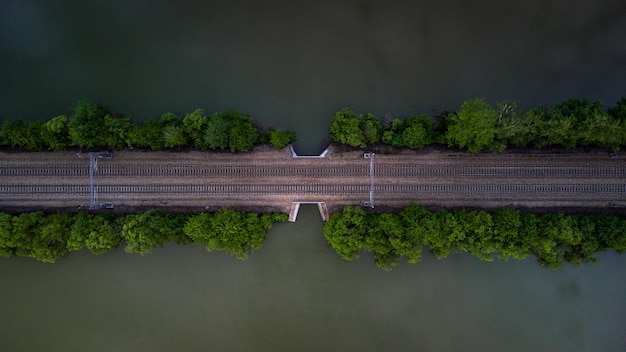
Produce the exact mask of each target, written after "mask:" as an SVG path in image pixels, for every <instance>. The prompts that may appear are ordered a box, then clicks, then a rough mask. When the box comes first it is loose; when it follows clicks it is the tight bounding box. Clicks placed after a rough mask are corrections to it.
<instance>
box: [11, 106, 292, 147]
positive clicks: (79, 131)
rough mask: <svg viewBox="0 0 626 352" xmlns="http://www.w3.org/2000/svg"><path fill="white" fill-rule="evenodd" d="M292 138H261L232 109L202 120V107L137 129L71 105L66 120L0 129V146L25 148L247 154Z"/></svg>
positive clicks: (103, 112)
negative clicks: (188, 149) (184, 149)
mask: <svg viewBox="0 0 626 352" xmlns="http://www.w3.org/2000/svg"><path fill="white" fill-rule="evenodd" d="M295 139H296V138H295V134H294V133H293V132H290V131H278V130H275V129H269V130H268V131H267V132H266V133H265V134H260V133H259V131H258V129H257V127H256V126H255V124H254V121H252V118H251V117H250V116H248V115H244V114H241V113H238V112H236V111H233V110H228V111H225V112H222V113H214V114H212V115H210V116H205V115H204V112H203V110H202V109H196V110H195V111H193V112H191V113H189V114H186V115H185V116H183V117H180V116H177V115H176V114H173V113H166V114H164V115H162V116H161V117H159V118H152V119H147V120H145V121H144V122H143V123H141V124H138V125H135V124H133V122H132V120H131V119H130V118H128V117H124V116H122V115H117V114H113V113H111V112H110V111H109V110H108V109H107V108H105V107H103V106H101V105H98V104H94V103H92V102H90V101H87V100H81V101H79V102H77V103H76V104H74V106H73V107H72V108H71V111H70V114H69V115H67V116H66V115H60V116H56V117H53V118H51V119H50V120H48V121H43V120H38V121H35V122H24V121H21V120H7V121H5V122H4V123H3V124H2V127H1V128H0V146H10V147H14V148H23V149H26V150H44V149H47V150H54V151H61V150H66V149H67V148H69V147H80V148H96V147H97V148H107V149H123V148H149V149H152V150H161V149H176V148H182V147H196V148H199V149H201V150H208V149H212V150H230V151H231V152H246V151H249V150H250V149H251V148H252V147H253V146H254V145H255V144H258V143H268V144H271V145H272V146H273V147H275V148H277V149H280V148H283V147H285V146H286V145H288V144H289V143H292V142H294V141H295Z"/></svg>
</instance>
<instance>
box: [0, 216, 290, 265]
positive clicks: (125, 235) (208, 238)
mask: <svg viewBox="0 0 626 352" xmlns="http://www.w3.org/2000/svg"><path fill="white" fill-rule="evenodd" d="M286 220H287V216H286V215H285V214H255V213H244V212H237V211H233V210H228V209H224V210H220V211H218V212H217V213H213V214H211V213H199V214H195V215H183V214H171V213H165V212H161V211H155V210H150V211H147V212H145V213H139V214H129V215H113V214H106V215H105V214H93V213H88V212H80V213H76V214H68V213H53V214H48V215H46V214H44V213H42V212H33V213H22V214H16V215H13V214H9V213H0V256H2V257H7V258H8V257H12V256H22V257H31V258H35V259H37V260H40V261H43V262H46V263H53V262H55V261H57V260H59V259H60V258H62V257H64V256H65V255H67V254H68V253H70V252H74V251H78V250H81V249H83V248H87V249H88V250H89V251H91V252H92V253H94V254H103V253H106V252H108V251H110V250H113V249H115V248H117V247H118V246H119V244H120V243H122V242H124V243H125V251H126V252H127V253H138V254H142V255H144V254H149V253H151V252H152V249H153V248H155V247H160V246H163V245H164V244H166V243H168V242H171V241H175V242H177V243H180V244H186V243H192V242H193V243H197V244H202V245H204V246H206V247H207V250H209V251H213V250H220V251H227V252H229V253H231V254H233V255H235V256H236V257H237V258H239V259H245V258H247V257H248V255H249V254H250V253H251V252H253V251H254V250H257V249H259V248H260V247H261V245H262V244H263V241H264V240H265V235H266V233H267V231H268V230H269V229H270V228H271V226H272V225H273V223H274V222H278V221H286ZM207 224H208V225H207ZM204 225H207V226H208V227H207V228H206V229H208V230H207V231H204V229H205V228H203V227H202V226H204Z"/></svg>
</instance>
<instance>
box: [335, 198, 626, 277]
mask: <svg viewBox="0 0 626 352" xmlns="http://www.w3.org/2000/svg"><path fill="white" fill-rule="evenodd" d="M324 236H325V237H326V240H327V241H328V242H329V243H330V245H331V246H332V247H333V248H334V249H335V251H337V253H339V255H341V257H342V258H344V259H346V260H352V259H355V258H358V256H359V254H360V253H361V252H362V251H364V250H366V251H369V252H373V253H374V259H375V261H376V265H377V266H378V267H380V268H382V269H391V268H393V267H395V266H396V265H397V264H398V261H399V260H400V259H402V258H406V260H407V261H408V262H409V263H416V262H418V261H419V260H420V258H421V256H422V247H424V246H427V247H428V249H429V250H430V252H432V253H433V254H434V255H435V256H437V258H439V259H442V258H446V257H447V256H448V255H450V254H451V253H459V252H466V253H469V254H471V255H474V256H476V257H478V258H480V259H481V260H485V261H492V260H493V259H494V258H495V257H498V258H502V259H509V258H515V259H524V258H527V257H529V256H531V255H534V256H535V257H536V258H537V260H538V262H539V263H540V264H541V265H542V266H545V267H548V268H552V269H556V268H559V267H561V266H562V265H563V264H564V263H572V264H580V263H583V262H595V261H596V259H595V254H596V253H598V252H602V251H606V250H608V249H614V250H616V251H617V252H619V253H623V252H624V251H626V219H625V218H623V217H618V216H614V215H606V214H586V215H583V214H577V215H564V214H560V213H545V214H531V213H524V212H520V211H518V210H514V209H509V208H504V209H500V210H498V211H495V212H493V213H488V212H485V211H465V210H461V211H457V212H448V211H446V210H441V211H438V212H431V211H428V210H427V209H425V208H424V207H422V206H420V205H415V204H413V205H409V206H408V207H406V208H404V209H403V210H402V211H401V212H399V213H382V214H374V213H366V212H365V211H364V210H363V209H362V208H360V207H346V208H344V209H343V212H341V213H336V214H333V215H332V216H331V217H330V219H329V220H328V221H327V222H326V223H325V224H324Z"/></svg>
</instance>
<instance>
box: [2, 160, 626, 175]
mask: <svg viewBox="0 0 626 352" xmlns="http://www.w3.org/2000/svg"><path fill="white" fill-rule="evenodd" d="M374 170H375V171H374V176H375V177H423V178H449V177H507V178H511V177H513V178H545V177H550V178H554V177H562V178H587V177H594V178H616V177H626V166H621V165H604V166H574V165H483V166H479V165H420V164H380V165H378V166H376V168H375V169H374ZM88 175H89V166H88V165H19V166H4V165H3V166H0V177H86V176H88ZM95 175H96V176H97V177H358V176H364V177H365V176H369V167H368V165H366V164H363V165H348V166H341V167H338V166H337V165H317V166H305V165H277V166H272V165H264V166H256V165H252V166H250V165H225V164H218V165H210V164H209V165H189V166H184V165H115V164H106V163H100V164H99V165H98V168H97V171H96V172H95Z"/></svg>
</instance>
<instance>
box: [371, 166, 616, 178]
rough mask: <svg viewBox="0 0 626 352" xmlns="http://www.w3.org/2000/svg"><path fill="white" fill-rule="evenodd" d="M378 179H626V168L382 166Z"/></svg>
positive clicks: (376, 171) (376, 174)
mask: <svg viewBox="0 0 626 352" xmlns="http://www.w3.org/2000/svg"><path fill="white" fill-rule="evenodd" d="M374 175H375V176H376V177H431V178H432V177H435V178H444V177H507V178H510V177H515V178H544V177H550V178H554V177H564V178H570V177H576V178H579V177H600V178H609V177H626V167H624V166H613V165H610V166H562V165H558V166H557V165H552V166H551V165H485V166H474V165H444V166H442V165H414V164H405V165H384V164H382V165H378V166H377V167H376V168H375V173H374Z"/></svg>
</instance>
